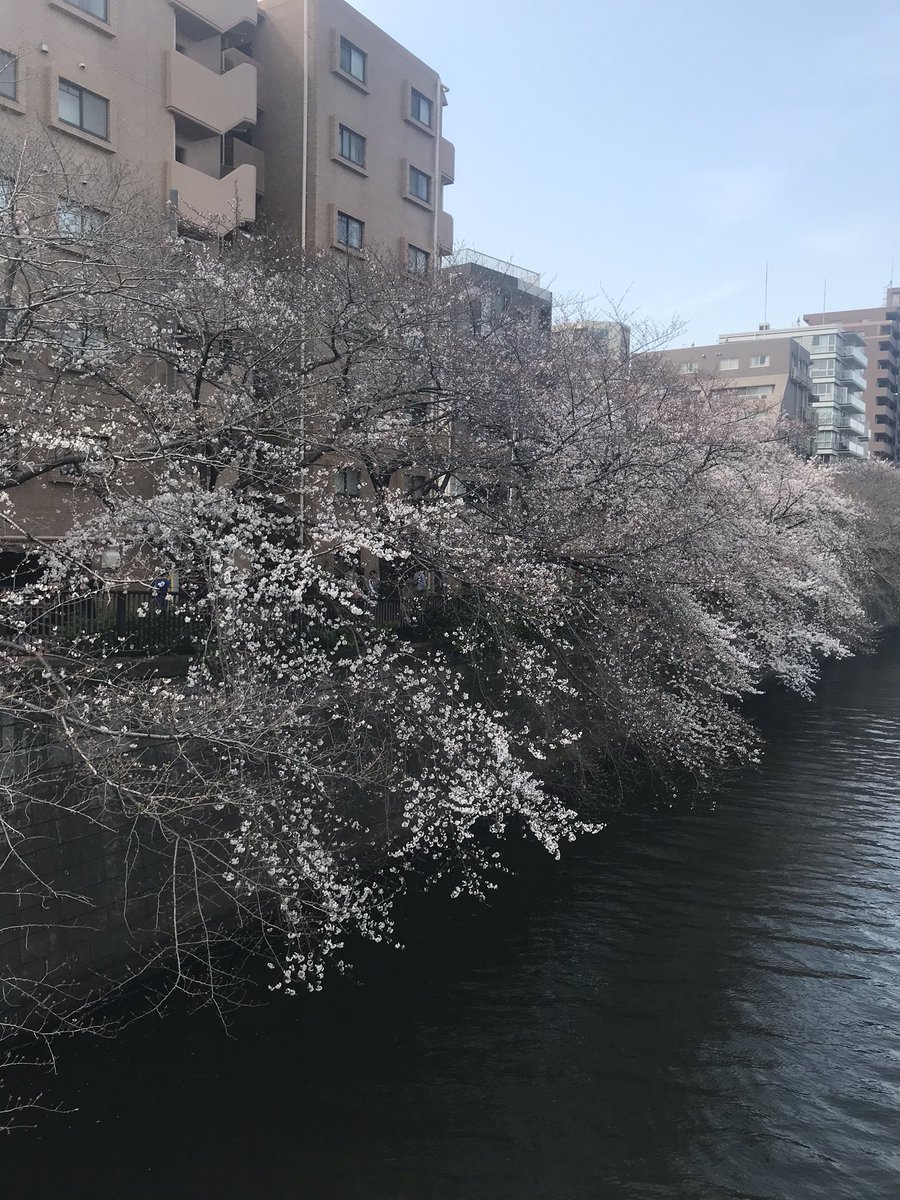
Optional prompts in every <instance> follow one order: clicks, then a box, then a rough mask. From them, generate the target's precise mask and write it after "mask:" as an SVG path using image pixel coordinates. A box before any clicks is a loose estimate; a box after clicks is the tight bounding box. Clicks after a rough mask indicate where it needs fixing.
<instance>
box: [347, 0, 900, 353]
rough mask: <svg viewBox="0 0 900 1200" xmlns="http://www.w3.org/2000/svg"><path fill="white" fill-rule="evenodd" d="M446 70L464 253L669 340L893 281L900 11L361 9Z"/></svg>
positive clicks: (445, 5)
mask: <svg viewBox="0 0 900 1200" xmlns="http://www.w3.org/2000/svg"><path fill="white" fill-rule="evenodd" d="M353 3H354V5H355V7H357V8H358V9H360V10H361V11H362V12H363V13H365V15H366V16H368V17H369V18H370V19H371V20H373V21H375V22H376V23H377V24H379V25H380V26H381V27H382V28H383V29H385V30H387V32H388V33H390V34H391V35H392V36H393V37H395V38H396V39H397V40H398V41H400V42H402V43H403V44H404V45H406V46H408V47H409V48H410V49H411V50H412V51H413V52H414V53H416V54H418V55H419V57H420V58H423V59H424V60H425V61H426V62H427V63H429V65H431V66H433V67H435V68H436V69H437V70H438V71H440V73H441V75H442V77H443V79H444V81H445V83H446V84H447V85H448V86H449V88H450V95H449V100H450V104H449V107H448V108H447V109H446V110H445V133H446V135H447V137H449V138H450V139H451V141H453V142H455V143H456V178H457V182H456V183H455V184H454V186H453V187H452V188H449V189H448V192H447V207H448V209H449V210H450V211H451V212H452V213H453V215H454V217H455V221H456V236H457V241H458V242H461V243H464V244H466V245H468V246H470V247H473V248H475V249H478V250H482V251H484V252H486V253H488V254H494V255H496V256H498V257H500V258H509V259H512V260H513V261H515V262H517V263H519V264H520V265H521V266H525V267H529V268H530V269H532V270H536V271H540V272H541V273H542V274H543V276H544V280H545V283H547V284H549V286H552V287H553V288H554V290H555V291H556V292H558V293H559V294H561V295H569V296H571V295H581V296H583V297H585V298H588V299H590V298H596V302H597V303H598V304H602V303H603V300H602V294H603V293H604V292H606V293H607V294H608V295H610V296H611V297H613V298H614V299H616V300H618V299H620V298H621V297H623V296H625V297H626V299H625V305H626V307H627V308H628V309H629V310H635V309H636V310H638V311H639V312H641V313H642V314H643V315H645V316H647V317H651V318H653V319H655V320H658V321H662V322H665V321H668V320H669V319H670V318H671V317H672V315H673V314H675V313H677V314H679V315H680V316H681V317H682V318H683V319H684V320H685V321H686V322H687V327H686V329H685V332H684V333H683V334H682V335H681V336H680V337H679V338H678V339H677V341H676V344H681V343H684V342H692V341H693V342H697V343H698V344H699V343H701V342H704V341H712V340H714V339H715V337H716V335H717V334H718V333H720V332H726V331H732V332H733V331H737V330H743V329H749V328H753V327H755V325H756V324H757V323H758V322H759V321H761V320H762V317H763V292H764V287H763V284H764V272H765V263H766V260H768V262H769V307H768V316H769V320H770V322H771V323H772V324H773V326H774V325H776V324H790V323H791V322H792V321H794V320H795V319H796V318H797V317H798V316H799V315H800V314H801V313H803V312H811V311H814V310H815V309H817V308H820V307H821V304H822V293H823V280H825V279H826V278H827V280H828V289H827V296H828V306H829V307H833V308H848V307H857V306H863V305H874V304H878V303H880V301H881V297H882V294H883V290H884V287H885V285H886V284H887V282H888V278H889V275H890V270H891V259H892V258H893V257H895V256H896V259H897V265H896V268H895V278H896V279H898V280H900V245H898V244H897V239H896V238H895V236H894V231H895V230H896V228H897V227H898V199H900V156H898V153H897V130H896V122H897V116H898V63H900V5H898V4H897V0H880V2H879V3H877V4H873V5H868V6H866V5H851V6H848V5H846V4H844V3H839V2H838V0H353Z"/></svg>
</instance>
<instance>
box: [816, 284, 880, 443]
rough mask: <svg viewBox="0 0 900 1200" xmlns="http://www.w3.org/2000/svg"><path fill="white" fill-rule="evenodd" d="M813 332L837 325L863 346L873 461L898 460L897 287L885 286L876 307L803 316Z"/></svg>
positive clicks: (867, 413) (867, 412) (867, 415)
mask: <svg viewBox="0 0 900 1200" xmlns="http://www.w3.org/2000/svg"><path fill="white" fill-rule="evenodd" d="M803 319H804V320H805V321H806V322H807V324H808V325H810V326H812V327H813V328H814V329H817V328H818V327H819V326H820V325H833V324H835V323H837V324H839V325H841V326H842V327H843V328H844V329H845V330H851V331H853V332H854V333H858V334H859V335H860V336H861V337H862V339H863V341H864V343H865V352H866V358H867V360H868V364H867V366H866V368H865V377H866V393H865V394H866V420H867V423H868V426H869V430H870V432H871V435H872V440H871V443H870V447H869V449H870V453H871V455H872V457H873V458H881V459H885V460H886V461H888V462H897V461H898V459H900V432H898V428H897V425H898V411H897V409H898V385H900V288H895V287H889V288H888V289H887V292H886V294H885V300H884V304H883V305H882V306H881V307H880V308H849V309H844V310H842V311H840V312H825V313H812V314H807V315H806V316H805V317H804V318H803Z"/></svg>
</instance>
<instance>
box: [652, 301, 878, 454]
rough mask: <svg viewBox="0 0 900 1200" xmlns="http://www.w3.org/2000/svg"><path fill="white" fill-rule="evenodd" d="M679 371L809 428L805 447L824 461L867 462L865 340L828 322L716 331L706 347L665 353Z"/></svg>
mask: <svg viewBox="0 0 900 1200" xmlns="http://www.w3.org/2000/svg"><path fill="white" fill-rule="evenodd" d="M665 357H666V358H668V359H669V360H670V361H672V362H673V363H675V364H676V365H677V366H678V367H679V369H680V370H681V371H682V372H683V373H685V374H703V375H704V376H706V377H707V378H709V377H714V378H716V379H721V381H722V383H721V386H722V387H723V388H728V390H730V391H733V392H734V393H735V395H736V396H737V397H747V398H748V399H750V400H752V401H754V402H755V403H758V404H760V405H762V406H763V407H764V408H765V409H766V410H767V411H769V412H771V413H772V414H773V415H775V414H777V413H783V414H784V415H785V416H787V417H788V418H789V419H790V420H792V421H794V422H796V423H798V424H801V425H802V424H808V425H809V427H810V434H811V436H810V445H811V448H812V450H813V452H814V453H815V454H816V455H817V457H819V458H822V459H824V460H826V461H829V462H830V461H835V460H840V459H850V460H852V459H863V458H867V457H868V453H869V451H868V442H869V426H868V424H867V422H866V401H865V392H866V376H865V371H866V367H867V361H866V353H865V342H864V340H863V338H862V337H861V336H860V335H859V334H858V333H856V332H854V331H853V330H849V329H845V328H844V327H843V326H842V325H840V324H836V323H834V322H832V323H831V324H828V325H817V326H814V327H811V326H807V325H793V326H790V327H789V328H787V329H770V328H768V326H763V327H761V328H760V329H758V330H755V331H753V332H749V333H723V334H721V335H720V337H719V340H718V342H717V343H716V344H715V345H712V346H691V347H690V348H688V349H681V350H667V351H666V352H665Z"/></svg>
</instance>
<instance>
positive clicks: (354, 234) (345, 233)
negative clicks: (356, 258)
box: [337, 212, 365, 250]
mask: <svg viewBox="0 0 900 1200" xmlns="http://www.w3.org/2000/svg"><path fill="white" fill-rule="evenodd" d="M364 231H365V226H364V225H363V223H362V221H357V219H356V217H350V216H348V215H347V213H342V212H339V213H338V215H337V240H338V244H339V245H341V246H347V247H348V248H349V249H350V250H362V244H363V233H364Z"/></svg>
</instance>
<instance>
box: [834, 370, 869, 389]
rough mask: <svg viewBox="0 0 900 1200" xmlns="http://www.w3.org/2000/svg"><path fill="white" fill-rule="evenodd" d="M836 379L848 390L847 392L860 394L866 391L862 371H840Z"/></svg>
mask: <svg viewBox="0 0 900 1200" xmlns="http://www.w3.org/2000/svg"><path fill="white" fill-rule="evenodd" d="M837 377H838V379H839V380H840V381H841V383H842V384H843V385H844V387H845V388H847V389H848V391H849V390H850V389H854V390H856V391H860V392H864V391H865V390H866V377H865V375H863V373H862V371H847V370H841V371H838V375H837Z"/></svg>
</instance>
